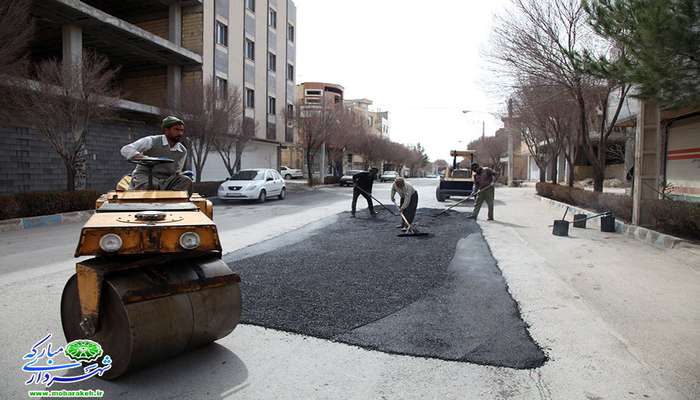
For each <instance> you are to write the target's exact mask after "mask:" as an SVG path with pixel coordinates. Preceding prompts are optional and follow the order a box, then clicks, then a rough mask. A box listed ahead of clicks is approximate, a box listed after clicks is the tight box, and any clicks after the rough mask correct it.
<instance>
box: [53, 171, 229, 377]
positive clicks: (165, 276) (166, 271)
mask: <svg viewBox="0 0 700 400" xmlns="http://www.w3.org/2000/svg"><path fill="white" fill-rule="evenodd" d="M134 162H135V163H137V164H141V165H143V166H146V167H147V168H149V170H152V168H153V167H154V166H155V165H158V164H160V163H166V162H172V160H168V159H163V158H150V157H149V158H145V159H143V160H138V161H134ZM149 179H152V176H149ZM151 182H152V181H151ZM126 183H127V184H128V178H127V179H126ZM126 186H127V185H125V180H122V181H121V182H120V183H119V184H118V186H117V190H115V191H112V192H109V193H107V194H104V195H102V196H101V197H100V198H99V199H98V200H97V204H96V212H95V214H94V215H92V216H91V217H90V219H89V220H88V221H87V222H86V223H85V225H84V226H83V228H82V231H81V233H80V239H79V242H78V246H77V249H76V251H75V256H76V257H82V256H94V257H93V258H90V259H86V260H83V261H79V262H78V263H77V264H76V268H75V269H76V273H75V275H73V276H72V277H71V278H70V279H69V280H68V282H67V283H66V286H65V288H64V289H63V295H62V298H61V322H62V325H63V331H64V334H65V336H66V340H67V341H72V340H76V339H91V340H94V341H96V342H98V343H99V344H100V345H101V346H102V348H103V349H104V352H105V354H109V355H110V357H111V360H112V367H111V369H109V370H108V371H107V372H106V373H105V374H104V376H102V378H104V379H114V378H117V377H119V376H121V375H123V374H124V373H126V372H127V371H130V370H133V369H136V368H139V367H142V366H145V365H148V364H153V363H156V362H158V361H160V360H163V359H165V358H169V357H172V356H175V355H177V354H179V353H181V352H184V351H186V350H188V349H193V348H196V347H200V346H203V345H205V344H208V343H210V342H212V341H214V340H217V339H220V338H222V337H224V336H226V335H228V334H229V333H231V332H232V331H233V329H234V328H235V327H236V325H237V324H238V322H239V320H240V315H241V293H240V276H239V275H238V274H236V273H234V272H233V271H232V270H231V269H230V268H229V267H228V265H226V264H225V263H224V262H223V261H222V260H221V255H222V250H221V243H220V241H219V236H218V233H217V229H216V224H215V223H214V221H213V205H212V203H211V202H210V201H208V200H207V199H205V198H203V197H201V196H199V195H198V194H189V193H188V192H186V191H158V190H124V189H125V188H126ZM152 187H153V186H152V185H149V188H152Z"/></svg>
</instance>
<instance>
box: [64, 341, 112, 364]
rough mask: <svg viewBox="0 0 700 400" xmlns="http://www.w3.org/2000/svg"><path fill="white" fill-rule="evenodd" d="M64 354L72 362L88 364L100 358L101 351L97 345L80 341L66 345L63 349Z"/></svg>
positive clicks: (93, 342) (100, 347) (92, 342)
mask: <svg viewBox="0 0 700 400" xmlns="http://www.w3.org/2000/svg"><path fill="white" fill-rule="evenodd" d="M64 353H65V354H66V356H67V357H68V358H70V359H71V360H73V361H76V362H83V363H88V362H92V361H95V360H97V359H98V358H100V356H102V353H103V351H102V346H100V344H99V343H97V342H95V341H92V340H87V339H82V340H74V341H72V342H70V343H68V344H67V345H66V347H65V349H64Z"/></svg>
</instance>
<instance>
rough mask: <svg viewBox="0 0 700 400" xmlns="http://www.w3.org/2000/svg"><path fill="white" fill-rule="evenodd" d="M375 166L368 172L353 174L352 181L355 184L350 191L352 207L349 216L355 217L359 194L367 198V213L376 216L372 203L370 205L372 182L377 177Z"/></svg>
mask: <svg viewBox="0 0 700 400" xmlns="http://www.w3.org/2000/svg"><path fill="white" fill-rule="evenodd" d="M377 172H379V170H378V169H377V168H371V169H370V170H369V172H360V173H358V174H355V175H353V177H352V181H353V183H354V184H355V186H354V189H353V191H352V208H351V210H350V216H351V217H352V218H355V208H356V206H357V198H358V197H359V196H362V197H364V198H365V199H366V200H367V207H368V208H369V214H370V215H371V216H373V217H376V216H377V212H376V211H374V205H372V184H373V183H374V180H375V179H376V178H377Z"/></svg>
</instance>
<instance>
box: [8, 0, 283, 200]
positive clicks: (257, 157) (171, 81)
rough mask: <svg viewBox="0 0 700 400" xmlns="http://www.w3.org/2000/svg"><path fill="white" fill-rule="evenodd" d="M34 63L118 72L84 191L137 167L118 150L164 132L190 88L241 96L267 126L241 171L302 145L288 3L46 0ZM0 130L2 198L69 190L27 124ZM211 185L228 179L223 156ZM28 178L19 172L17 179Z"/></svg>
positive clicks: (208, 174)
mask: <svg viewBox="0 0 700 400" xmlns="http://www.w3.org/2000/svg"><path fill="white" fill-rule="evenodd" d="M31 16H32V18H33V20H34V24H35V32H36V33H35V39H34V40H33V41H32V43H31V47H30V49H29V56H30V60H31V61H32V62H40V61H43V60H47V59H58V60H62V61H63V63H64V64H66V65H76V64H79V63H80V60H81V58H82V56H83V53H84V52H85V51H91V52H95V53H97V54H99V55H102V56H104V57H106V58H107V59H108V60H109V63H110V66H111V67H116V68H118V70H119V72H118V75H117V77H116V81H115V85H116V86H118V87H119V88H120V89H121V91H122V93H123V94H122V100H120V101H119V103H118V115H117V117H116V118H115V119H114V120H113V121H102V122H99V123H95V124H93V126H91V128H90V133H89V137H88V141H87V144H86V148H85V150H86V154H85V157H86V168H85V171H84V173H83V175H84V176H82V177H79V178H80V179H79V182H80V185H79V187H80V188H90V189H95V190H98V191H104V190H108V189H110V188H112V187H113V186H114V183H115V182H116V180H117V179H118V178H119V177H120V176H122V175H123V174H125V173H128V172H129V171H130V170H131V169H132V168H133V165H131V164H129V163H128V162H126V161H125V160H123V159H122V158H121V156H120V155H119V149H120V148H121V146H123V145H124V144H126V143H129V142H131V141H133V140H135V139H138V138H139V137H142V136H145V135H152V134H158V133H160V128H159V126H158V125H159V122H160V120H161V119H162V118H163V117H164V115H165V114H167V113H168V111H167V109H177V107H178V106H179V103H180V99H181V95H182V90H183V87H187V86H188V85H200V84H204V83H206V82H212V83H214V84H215V85H217V87H218V88H221V89H224V88H226V89H231V88H233V87H237V88H239V91H240V94H241V96H242V101H243V104H244V106H245V116H246V117H247V118H251V119H253V120H254V121H255V122H256V123H257V126H258V130H257V131H256V134H255V138H254V139H253V140H252V141H251V142H250V143H249V144H248V146H246V149H245V151H244V155H243V163H242V167H244V168H246V167H272V168H276V167H277V166H278V165H279V152H280V148H281V147H283V146H285V144H288V143H293V142H294V139H295V135H294V130H293V129H292V128H289V127H288V126H287V123H286V118H285V111H286V110H287V109H288V108H289V107H292V108H293V107H294V105H293V104H294V100H295V98H296V87H295V84H294V76H295V71H296V39H297V38H296V7H295V5H294V3H293V2H292V1H287V0H172V1H161V0H83V1H79V0H42V1H36V2H33V3H32V8H31ZM3 125H4V126H0V132H2V134H1V135H0V193H13V192H20V191H37V190H61V189H63V188H64V187H65V183H64V181H65V172H64V167H63V165H62V162H61V160H60V158H58V157H57V156H54V154H53V149H52V148H51V147H50V146H49V145H48V143H47V142H46V141H45V140H44V139H43V138H42V137H41V136H40V135H39V134H38V133H37V132H35V131H33V130H32V129H29V128H27V124H23V122H22V121H10V122H9V123H6V124H3ZM204 169H205V171H203V172H204V173H203V179H204V180H220V179H224V178H226V176H227V173H226V172H225V169H223V163H222V162H221V161H220V157H219V156H218V155H217V154H216V153H212V154H210V157H209V159H208V161H207V165H205V168H204ZM18 171H20V172H18Z"/></svg>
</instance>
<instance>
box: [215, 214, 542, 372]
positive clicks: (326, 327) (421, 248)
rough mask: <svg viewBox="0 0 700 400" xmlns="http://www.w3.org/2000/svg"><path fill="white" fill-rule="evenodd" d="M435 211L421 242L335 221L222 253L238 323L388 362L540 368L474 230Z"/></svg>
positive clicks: (462, 219)
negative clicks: (351, 347)
mask: <svg viewBox="0 0 700 400" xmlns="http://www.w3.org/2000/svg"><path fill="white" fill-rule="evenodd" d="M436 212H437V210H434V209H419V210H418V215H417V218H416V221H417V222H418V223H419V224H420V226H421V229H422V231H425V232H430V233H431V235H430V236H429V237H421V238H409V237H404V238H400V237H397V236H396V234H397V233H398V230H397V229H396V225H397V223H398V220H397V218H396V217H393V216H391V215H390V214H389V213H387V212H384V213H383V214H381V215H380V216H379V217H377V218H370V217H369V216H367V215H366V214H362V215H363V216H364V217H363V218H355V219H352V218H349V213H347V212H345V213H341V214H340V215H338V216H335V217H329V218H327V219H326V220H325V221H321V222H319V223H317V224H314V225H312V226H309V227H306V228H304V229H302V230H301V231H294V232H290V233H288V234H286V235H283V236H282V237H277V238H274V239H271V240H269V241H266V242H263V243H260V244H258V245H254V246H252V247H249V248H246V249H243V250H241V251H239V252H234V253H231V254H229V256H227V257H226V258H225V261H227V262H228V263H229V265H230V266H231V267H232V269H233V270H234V271H236V272H238V273H240V274H241V278H242V284H241V290H242V294H243V315H242V321H243V322H244V323H249V324H255V325H261V326H265V327H271V328H276V329H282V330H286V331H291V332H297V333H302V334H307V335H312V336H317V337H321V338H326V339H332V340H334V341H340V342H346V343H351V344H355V345H358V346H361V347H365V348H370V349H375V350H380V351H384V352H390V353H397V354H407V355H415V356H424V357H432V358H439V359H446V360H456V361H469V362H475V363H480V364H488V365H496V366H507V367H512V368H535V367H539V366H541V365H542V364H543V363H544V361H545V359H546V357H545V355H544V353H543V352H542V351H541V349H540V348H539V347H538V346H537V345H536V344H535V343H534V341H533V340H532V339H531V337H530V335H529V333H528V331H527V327H526V326H525V323H524V322H523V321H522V319H521V318H520V314H519V310H518V308H517V305H516V303H515V302H514V301H513V299H512V298H511V297H510V294H509V293H508V290H507V287H506V284H505V281H504V279H503V276H502V275H501V273H500V270H499V269H498V267H497V265H496V262H495V260H494V259H493V257H492V256H491V253H490V250H489V248H488V245H487V244H486V242H485V241H484V239H483V237H482V236H481V231H480V229H479V228H478V226H477V225H476V223H474V222H473V221H469V220H467V219H466V215H465V214H453V215H450V216H445V217H441V218H438V219H435V218H432V217H431V216H432V215H434V214H435V213H436ZM456 249H457V250H458V251H457V253H455V250H456Z"/></svg>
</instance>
